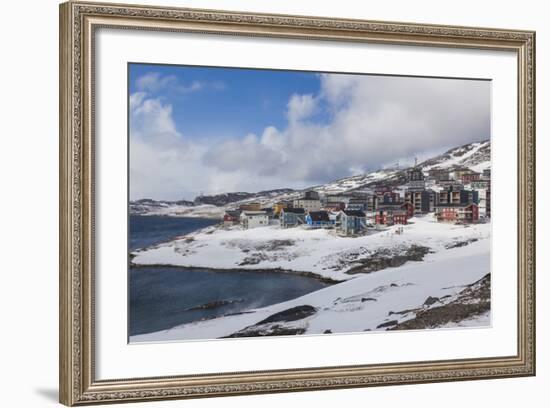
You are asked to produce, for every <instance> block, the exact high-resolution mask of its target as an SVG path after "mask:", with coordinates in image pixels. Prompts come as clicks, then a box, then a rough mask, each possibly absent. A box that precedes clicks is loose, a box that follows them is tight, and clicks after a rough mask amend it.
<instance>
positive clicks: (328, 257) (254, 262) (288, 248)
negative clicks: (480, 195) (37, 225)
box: [133, 215, 490, 280]
mask: <svg viewBox="0 0 550 408" xmlns="http://www.w3.org/2000/svg"><path fill="white" fill-rule="evenodd" d="M398 228H400V227H399V226H394V227H390V228H388V229H387V230H384V231H372V232H369V234H367V235H365V236H359V237H354V238H351V237H340V236H338V235H337V233H336V231H335V230H325V229H318V230H310V229H307V228H306V227H297V228H288V229H281V228H279V227H278V226H276V225H273V226H269V227H263V228H255V229H250V230H243V229H241V228H240V227H239V226H235V227H231V228H220V227H217V226H213V227H208V228H205V229H203V230H200V231H198V232H196V233H193V234H189V235H187V236H185V237H181V238H180V239H178V240H176V241H173V242H170V243H167V244H162V245H159V246H156V247H153V248H149V249H146V250H144V251H139V252H135V253H134V255H135V257H134V259H133V262H134V263H135V264H141V265H177V266H186V267H202V268H217V269H254V270H258V269H262V270H263V269H284V270H289V271H299V272H312V273H315V274H317V275H319V276H322V277H325V278H330V279H334V280H347V279H350V278H352V276H351V275H349V274H347V273H346V272H347V271H348V270H350V269H351V268H353V267H354V266H356V265H357V264H358V262H360V261H361V260H362V259H365V258H367V257H369V256H372V255H373V254H374V253H376V252H377V251H378V250H380V249H388V250H390V251H393V252H394V253H395V254H398V253H400V252H404V251H406V250H407V249H408V248H410V247H411V246H412V245H422V246H425V247H429V248H430V251H433V252H441V251H443V252H444V253H446V254H450V253H451V252H449V251H450V250H449V249H447V248H448V247H450V246H453V245H457V244H458V245H460V244H461V243H468V242H469V241H472V240H481V241H487V243H486V244H487V245H488V239H489V235H490V224H476V225H470V226H462V225H453V224H446V223H438V222H436V221H435V219H434V218H433V216H431V215H430V216H426V217H416V218H412V219H411V220H410V224H408V225H405V226H403V233H402V234H396V231H397V229H398ZM428 257H429V256H428Z"/></svg>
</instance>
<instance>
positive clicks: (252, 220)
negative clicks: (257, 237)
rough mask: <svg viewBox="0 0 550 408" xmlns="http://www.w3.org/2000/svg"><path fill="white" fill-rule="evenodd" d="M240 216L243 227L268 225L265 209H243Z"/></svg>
mask: <svg viewBox="0 0 550 408" xmlns="http://www.w3.org/2000/svg"><path fill="white" fill-rule="evenodd" d="M240 218H241V225H242V226H243V228H244V229H250V228H257V227H267V226H268V225H269V216H268V215H267V213H266V212H265V211H243V212H242V213H241V216H240Z"/></svg>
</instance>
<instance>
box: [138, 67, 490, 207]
mask: <svg viewBox="0 0 550 408" xmlns="http://www.w3.org/2000/svg"><path fill="white" fill-rule="evenodd" d="M128 82H129V124H130V129H129V130H130V198H131V199H139V198H153V199H166V200H176V199H189V200H191V199H193V198H194V197H195V196H197V195H198V194H201V193H203V194H218V193H224V192H236V191H247V192H255V191H261V190H269V189H275V188H295V189H302V188H307V187H310V186H314V185H319V184H324V183H327V182H330V181H333V180H336V179H340V178H343V177H347V176H351V175H356V174H360V173H365V172H368V171H372V170H378V169H380V168H384V167H387V166H390V165H392V166H393V165H394V164H395V163H400V164H401V165H408V164H411V163H412V162H414V158H415V157H417V158H419V160H423V159H427V158H429V157H431V156H434V155H436V154H439V153H441V152H443V151H445V150H447V149H449V148H451V147H455V146H460V145H463V144H466V143H470V142H475V141H480V140H486V139H488V138H490V136H491V125H490V117H491V113H490V95H491V93H490V87H491V83H490V81H479V80H462V79H441V78H418V77H392V76H374V75H353V74H336V73H314V72H293V71H275V70H263V69H262V70H259V69H240V68H208V67H190V66H168V65H153V64H130V65H129V78H128Z"/></svg>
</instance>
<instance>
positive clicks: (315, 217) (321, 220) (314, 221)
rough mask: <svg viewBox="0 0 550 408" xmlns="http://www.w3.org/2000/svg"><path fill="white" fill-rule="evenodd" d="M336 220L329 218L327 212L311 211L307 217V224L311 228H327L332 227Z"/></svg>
mask: <svg viewBox="0 0 550 408" xmlns="http://www.w3.org/2000/svg"><path fill="white" fill-rule="evenodd" d="M334 223H335V220H331V219H330V218H329V214H328V212H327V211H310V212H309V213H308V214H307V215H306V224H307V225H308V226H309V227H310V228H327V227H332V226H333V225H334Z"/></svg>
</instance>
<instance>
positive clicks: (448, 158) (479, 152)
mask: <svg viewBox="0 0 550 408" xmlns="http://www.w3.org/2000/svg"><path fill="white" fill-rule="evenodd" d="M490 166H491V141H490V140H484V141H481V142H475V143H470V144H467V145H463V146H458V147H455V148H452V149H450V150H448V151H446V152H444V153H442V154H440V155H438V156H435V157H432V158H430V159H428V160H426V161H424V162H422V163H420V164H418V166H417V167H419V168H421V169H422V170H423V171H424V172H425V173H426V175H427V172H428V170H430V169H435V168H438V169H454V168H458V167H468V168H470V169H472V170H474V171H478V172H481V171H483V170H485V169H488V168H490ZM409 169H410V167H409V168H400V169H382V170H377V171H373V172H369V173H365V174H357V175H353V176H350V177H346V178H342V179H339V180H335V181H332V182H329V183H327V184H323V185H319V186H312V187H309V188H307V189H304V190H292V189H278V190H269V191H261V192H257V193H246V192H238V193H223V194H218V195H211V196H202V197H198V198H197V199H196V200H195V202H190V201H172V202H171V201H155V200H149V199H144V200H139V201H132V202H131V203H130V212H131V213H132V214H142V215H173V216H187V217H210V218H219V217H221V216H222V215H223V213H224V211H225V209H228V208H236V207H238V206H239V205H240V204H244V203H249V202H260V203H262V205H263V206H265V207H270V206H271V205H273V204H274V203H275V202H277V201H282V200H292V199H294V198H297V197H299V196H301V195H302V194H303V192H304V191H306V190H315V191H317V192H319V193H321V194H341V193H350V192H353V191H369V190H372V189H374V188H376V187H377V186H382V185H385V186H391V187H392V188H396V189H399V188H402V187H403V186H404V185H405V184H406V182H407V171H408V170H409ZM197 204H198V205H197Z"/></svg>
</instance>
